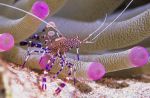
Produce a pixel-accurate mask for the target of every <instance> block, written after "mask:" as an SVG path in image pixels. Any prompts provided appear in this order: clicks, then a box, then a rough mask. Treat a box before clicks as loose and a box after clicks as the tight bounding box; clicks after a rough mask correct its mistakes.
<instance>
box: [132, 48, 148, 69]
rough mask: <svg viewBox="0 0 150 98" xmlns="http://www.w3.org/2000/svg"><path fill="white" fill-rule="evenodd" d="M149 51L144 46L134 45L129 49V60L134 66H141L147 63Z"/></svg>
mask: <svg viewBox="0 0 150 98" xmlns="http://www.w3.org/2000/svg"><path fill="white" fill-rule="evenodd" d="M148 58H149V53H148V51H147V49H146V48H144V47H141V46H136V47H133V48H132V49H131V52H130V54H129V60H130V62H131V64H132V66H134V67H142V66H144V65H145V64H147V63H148Z"/></svg>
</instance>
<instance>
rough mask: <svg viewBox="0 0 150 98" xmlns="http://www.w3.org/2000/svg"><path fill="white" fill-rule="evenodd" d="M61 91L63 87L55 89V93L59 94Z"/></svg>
mask: <svg viewBox="0 0 150 98" xmlns="http://www.w3.org/2000/svg"><path fill="white" fill-rule="evenodd" d="M60 92H61V89H60V88H59V87H58V88H57V89H56V90H55V94H57V95H58V94H59V93H60Z"/></svg>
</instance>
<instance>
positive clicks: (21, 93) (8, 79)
mask: <svg viewBox="0 0 150 98" xmlns="http://www.w3.org/2000/svg"><path fill="white" fill-rule="evenodd" d="M0 64H1V66H0V72H1V86H0V90H1V96H0V98H150V82H147V83H145V82H142V81H135V80H132V79H124V80H121V79H120V80H115V81H116V82H117V83H122V82H126V83H128V86H127V87H123V88H119V89H117V88H110V87H108V86H106V85H104V84H103V83H101V84H100V83H97V82H86V84H88V85H89V86H90V87H91V88H92V90H91V92H89V93H81V92H80V90H78V88H75V87H74V86H73V85H71V84H70V83H67V86H65V87H64V89H63V90H62V92H61V93H60V94H59V95H57V96H56V95H54V92H55V90H56V88H57V87H58V84H59V83H60V82H62V80H61V79H55V80H53V81H52V80H51V79H50V78H48V80H47V87H48V88H47V90H46V91H42V90H41V88H40V84H41V83H40V82H39V80H40V79H41V77H42V76H40V75H39V74H38V73H36V72H33V71H31V70H27V69H22V70H21V69H20V68H18V67H10V66H9V64H8V63H4V62H0ZM149 79H150V78H149ZM4 93H5V94H4Z"/></svg>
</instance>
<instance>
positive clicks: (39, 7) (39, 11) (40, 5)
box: [32, 1, 49, 19]
mask: <svg viewBox="0 0 150 98" xmlns="http://www.w3.org/2000/svg"><path fill="white" fill-rule="evenodd" d="M32 13H33V14H34V15H36V16H37V17H39V18H41V19H45V18H46V17H47V16H48V15H49V6H48V5H47V4H46V3H45V2H44V1H36V2H35V3H34V4H33V6H32Z"/></svg>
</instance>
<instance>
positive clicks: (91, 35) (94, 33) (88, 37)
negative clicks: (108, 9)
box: [83, 14, 107, 41]
mask: <svg viewBox="0 0 150 98" xmlns="http://www.w3.org/2000/svg"><path fill="white" fill-rule="evenodd" d="M106 19H107V14H106V16H105V19H104V22H103V23H102V24H101V25H100V26H99V27H98V28H97V29H96V30H95V31H94V32H93V33H91V34H90V35H89V36H88V37H87V38H85V39H84V40H83V41H86V40H88V39H89V38H90V37H91V36H92V35H93V34H95V33H96V32H97V31H98V30H100V29H101V28H102V27H103V25H104V24H105V22H106Z"/></svg>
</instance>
